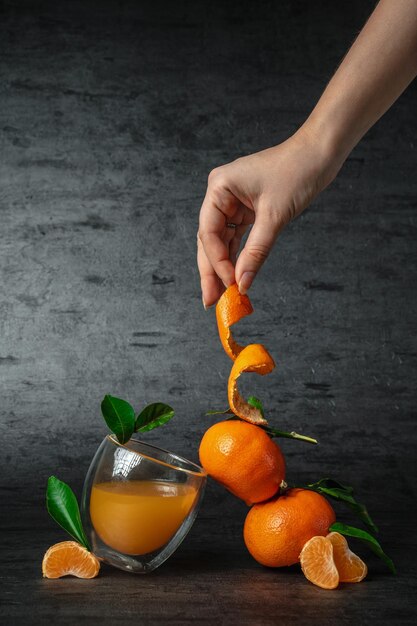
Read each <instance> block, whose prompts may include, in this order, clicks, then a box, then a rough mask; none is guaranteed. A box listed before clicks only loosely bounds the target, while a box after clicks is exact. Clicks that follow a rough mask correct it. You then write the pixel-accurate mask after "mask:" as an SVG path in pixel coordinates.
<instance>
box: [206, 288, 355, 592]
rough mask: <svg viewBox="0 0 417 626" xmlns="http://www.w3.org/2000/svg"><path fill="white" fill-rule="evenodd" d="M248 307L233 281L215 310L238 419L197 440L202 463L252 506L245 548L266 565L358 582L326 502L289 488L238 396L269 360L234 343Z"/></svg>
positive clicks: (277, 457)
mask: <svg viewBox="0 0 417 626" xmlns="http://www.w3.org/2000/svg"><path fill="white" fill-rule="evenodd" d="M252 312H253V308H252V305H251V302H250V300H249V298H248V296H247V295H242V294H240V292H239V289H238V287H237V285H236V284H234V285H232V286H231V287H229V288H228V289H227V290H226V291H225V292H224V294H223V295H222V297H221V298H220V300H219V301H218V303H217V307H216V318H217V325H218V330H219V336H220V340H221V343H222V345H223V348H224V350H225V352H226V354H227V355H228V356H229V357H230V358H231V359H232V361H233V362H234V363H233V366H232V369H231V372H230V376H229V381H228V400H229V405H230V410H231V412H232V413H233V414H234V415H235V417H237V418H239V419H232V420H226V421H222V422H219V423H217V424H214V425H213V426H212V427H211V428H209V429H208V430H207V432H206V433H205V434H204V436H203V439H202V440H201V444H200V449H199V454H200V462H201V464H202V466H203V467H204V469H205V470H206V472H207V473H208V474H209V475H210V476H212V478H214V479H215V480H216V481H217V482H219V483H220V484H222V485H223V486H224V487H226V489H228V490H229V491H230V492H231V493H233V494H234V495H235V496H237V497H238V498H240V499H242V500H244V501H245V502H246V504H247V505H248V506H251V508H250V510H249V512H248V514H247V517H246V520H245V524H244V528H243V538H244V541H245V544H246V547H247V549H248V550H249V552H250V554H251V555H252V556H253V557H254V559H255V560H256V561H258V562H259V563H261V564H262V565H265V566H268V567H283V566H289V565H294V564H295V563H298V562H300V563H301V567H302V570H303V573H304V574H305V576H306V578H307V579H308V580H310V581H311V582H313V583H314V584H316V585H318V586H319V587H322V588H324V589H334V588H336V587H337V586H338V584H339V582H359V581H360V580H363V578H365V576H366V574H367V567H366V565H365V563H364V562H363V561H362V560H361V559H360V558H359V557H358V556H357V555H356V554H354V553H353V552H351V551H350V550H349V547H348V544H347V541H346V539H345V538H344V537H343V536H342V535H340V534H339V533H336V532H330V533H329V528H330V526H331V525H332V524H333V523H334V522H335V521H336V515H335V512H334V510H333V508H332V507H331V506H330V504H329V503H328V501H327V500H326V499H325V498H324V497H323V496H322V495H320V494H319V493H316V492H314V491H310V490H308V489H299V488H293V489H288V488H287V485H286V483H285V459H284V455H283V454H282V451H281V449H280V447H279V446H278V445H277V444H276V443H275V442H274V441H272V439H271V438H270V436H269V435H268V434H267V432H266V431H265V430H264V429H263V428H262V426H266V425H267V421H266V419H265V418H264V416H263V414H262V412H261V410H260V409H259V408H257V407H255V406H253V405H251V404H249V402H247V401H246V400H245V399H244V398H243V397H242V396H241V395H240V393H239V391H238V388H237V379H238V378H239V376H240V375H241V374H242V373H244V372H255V373H257V374H261V375H265V374H269V373H270V372H272V370H273V369H274V367H275V363H274V360H273V358H272V357H271V355H270V354H269V352H268V350H267V349H266V348H265V347H264V346H263V345H261V344H250V345H248V346H246V347H244V346H241V345H239V344H238V343H237V342H236V341H235V340H234V338H233V336H232V333H231V330H230V327H231V326H232V325H233V324H235V323H236V322H238V321H239V320H240V319H242V318H243V317H245V316H247V315H250V314H251V313H252Z"/></svg>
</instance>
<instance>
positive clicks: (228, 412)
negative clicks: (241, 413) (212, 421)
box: [206, 409, 233, 415]
mask: <svg viewBox="0 0 417 626" xmlns="http://www.w3.org/2000/svg"><path fill="white" fill-rule="evenodd" d="M230 413H233V411H232V409H225V410H224V411H207V413H206V415H229V414H230Z"/></svg>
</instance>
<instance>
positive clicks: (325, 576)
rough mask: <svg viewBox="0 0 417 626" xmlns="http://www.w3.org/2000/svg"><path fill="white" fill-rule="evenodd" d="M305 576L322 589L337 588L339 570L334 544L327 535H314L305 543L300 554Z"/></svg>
mask: <svg viewBox="0 0 417 626" xmlns="http://www.w3.org/2000/svg"><path fill="white" fill-rule="evenodd" d="M300 563H301V569H302V570H303V574H304V576H305V577H306V578H307V580H309V581H310V582H312V583H313V584H314V585H317V586H318V587H321V588H322V589H336V587H337V586H338V584H339V572H338V571H337V568H336V565H335V562H334V559H333V545H332V542H331V541H330V540H329V539H327V537H321V536H317V537H313V538H312V539H310V540H309V541H307V543H306V544H305V545H304V547H303V549H302V550H301V554H300Z"/></svg>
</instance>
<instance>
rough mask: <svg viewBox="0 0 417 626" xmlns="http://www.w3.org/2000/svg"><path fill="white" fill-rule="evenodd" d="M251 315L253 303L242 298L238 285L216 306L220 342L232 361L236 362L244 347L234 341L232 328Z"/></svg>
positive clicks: (232, 286) (224, 294)
mask: <svg viewBox="0 0 417 626" xmlns="http://www.w3.org/2000/svg"><path fill="white" fill-rule="evenodd" d="M251 313H253V308H252V304H251V301H250V300H249V298H248V296H246V295H245V296H242V294H241V293H239V289H238V286H237V285H236V283H234V284H233V285H231V286H230V287H229V288H228V289H226V291H225V292H224V293H223V295H222V296H221V298H220V300H219V301H218V303H217V305H216V318H217V328H218V330H219V337H220V341H221V342H222V346H223V348H224V351H225V352H226V354H227V355H228V356H229V357H230V358H231V359H232V361H235V360H236V357H237V356H238V354H240V352H241V351H242V350H243V348H244V346H240V345H239V344H238V343H236V341H235V340H234V339H233V336H232V333H231V331H230V327H231V326H233V324H236V322H238V321H239V320H241V319H242V317H246V316H247V315H250V314H251Z"/></svg>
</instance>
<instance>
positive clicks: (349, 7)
mask: <svg viewBox="0 0 417 626" xmlns="http://www.w3.org/2000/svg"><path fill="white" fill-rule="evenodd" d="M373 4H374V3H373V2H370V1H368V2H361V1H359V0H358V1H355V2H350V3H348V4H346V3H344V2H332V1H330V0H329V1H326V2H325V1H323V2H314V3H313V2H308V1H301V2H290V1H289V0H287V1H282V2H264V3H229V4H226V5H225V4H224V3H212V2H207V3H189V2H181V1H179V2H175V3H162V2H158V1H155V2H152V3H150V2H149V3H138V2H134V1H131V2H128V1H122V2H118V3H116V2H102V3H88V2H81V1H73V2H66V3H56V2H47V1H45V2H41V1H37V2H20V3H15V2H12V1H6V2H2V3H1V11H2V16H1V17H2V19H1V31H2V32H1V43H0V46H1V51H0V71H1V75H2V79H1V85H0V141H1V144H0V145H1V162H0V220H1V226H0V254H1V260H0V262H1V284H0V324H1V330H0V381H1V404H0V419H1V422H0V428H1V437H2V454H1V457H0V459H1V461H0V462H1V466H0V476H1V495H2V501H3V502H8V503H9V505H10V506H11V507H12V509H14V510H15V511H16V519H17V518H19V519H20V520H22V519H23V517H22V513H25V515H30V516H35V517H36V518H37V519H38V520H39V522H38V523H39V524H40V525H44V526H46V527H48V528H49V527H50V521H49V519H48V517H47V515H46V513H44V509H43V493H44V488H45V482H46V479H47V477H48V475H49V474H51V473H56V474H57V475H58V476H60V477H61V478H62V479H64V480H67V481H68V482H70V483H71V484H72V485H73V486H74V487H75V488H76V489H77V490H79V488H80V486H81V483H82V479H83V476H84V473H85V471H86V469H87V467H88V464H89V460H90V458H91V456H92V454H93V452H94V450H95V448H96V447H97V445H98V443H99V441H100V440H101V438H102V437H103V436H104V434H105V432H106V428H105V426H104V423H103V422H102V419H101V417H100V410H99V404H100V400H101V398H102V396H103V395H104V394H105V393H112V394H114V395H119V396H121V397H124V398H126V399H128V400H129V401H130V402H132V403H133V404H134V405H135V406H137V407H140V406H142V405H144V404H145V403H148V402H152V401H156V400H161V401H166V402H169V403H171V404H172V405H173V406H174V408H175V409H176V411H177V417H176V419H175V421H173V422H171V424H170V425H169V426H167V427H165V428H164V429H160V430H157V431H154V432H153V433H150V434H149V435H147V439H148V440H149V441H151V442H154V443H156V444H159V445H161V446H163V447H168V448H170V449H172V450H174V451H177V452H178V453H182V454H184V455H186V456H189V457H191V458H193V459H195V460H196V459H197V448H198V442H199V439H200V437H201V435H202V433H203V432H204V430H205V428H206V427H207V426H208V425H209V424H210V423H212V421H213V419H212V418H207V417H204V413H205V411H206V410H207V409H213V408H223V407H225V406H226V383H227V377H228V373H229V368H230V362H229V360H228V359H227V357H226V356H225V354H224V353H223V351H222V349H221V346H220V343H219V341H218V338H217V334H216V326H215V317H214V311H213V310H211V311H209V312H207V313H206V312H204V310H203V307H202V305H201V300H200V291H199V280H198V274H197V269H196V264H195V236H196V227H197V220H198V211H199V207H200V203H201V200H202V197H203V195H204V191H205V184H206V177H207V174H208V172H209V171H210V169H211V168H212V167H213V166H215V165H218V164H221V163H224V162H227V161H229V160H231V159H234V158H235V157H237V156H239V155H242V154H247V153H249V152H253V151H256V150H259V149H262V148H264V147H267V146H269V145H271V144H274V143H277V142H279V141H281V140H283V139H284V138H286V137H287V136H288V135H289V134H291V133H292V132H293V131H294V130H295V129H296V128H297V127H298V126H299V125H300V124H301V123H302V122H303V120H304V119H305V117H306V116H307V114H308V112H309V111H310V110H311V108H312V107H313V105H314V104H315V102H316V100H317V99H318V97H319V95H320V93H321V91H322V89H323V88H324V86H325V84H326V82H327V81H328V79H329V78H330V76H331V74H332V72H333V71H334V69H335V68H336V66H337V64H338V63H339V61H340V59H341V58H342V56H343V54H344V52H345V51H346V49H347V47H348V46H349V44H350V43H351V42H352V40H353V38H354V36H355V33H357V32H358V30H359V29H360V27H361V25H362V24H363V22H364V20H365V19H366V16H367V15H368V14H369V12H370V10H371V8H372V6H373ZM416 110H417V89H416V85H415V84H414V85H413V86H411V87H410V88H409V90H408V92H407V93H406V94H405V95H404V96H403V97H402V98H401V99H400V100H399V101H398V102H397V103H396V104H395V106H394V107H393V108H392V110H391V111H390V112H389V113H388V114H387V115H386V116H385V117H384V118H383V119H382V120H381V121H380V122H379V123H378V124H377V125H376V126H375V127H374V129H372V130H371V131H370V132H369V133H368V135H367V136H366V137H365V138H364V140H363V141H362V142H361V144H360V145H359V146H358V147H357V148H356V149H355V151H354V152H353V154H352V155H351V157H350V158H349V160H348V161H347V163H346V165H345V167H344V168H343V170H342V172H341V173H340V175H339V177H338V179H337V180H336V181H335V182H334V184H333V185H332V186H331V187H330V188H329V189H328V190H327V191H326V192H325V193H323V194H322V196H321V197H320V198H319V199H318V200H317V201H316V202H315V203H314V205H313V206H312V207H311V208H310V209H309V210H308V211H306V213H305V214H304V215H303V216H302V217H301V218H300V219H298V220H297V221H296V222H295V223H294V224H292V225H291V226H289V227H288V228H287V230H286V231H285V232H284V233H283V234H282V236H281V237H280V239H279V242H278V244H277V246H276V249H275V251H274V253H273V255H272V257H271V259H270V260H269V261H268V263H267V265H266V266H265V268H264V269H263V271H262V274H261V275H260V277H259V279H258V281H257V283H256V285H255V287H254V288H253V290H252V301H253V304H254V307H255V313H254V315H253V316H252V317H251V318H250V319H248V320H245V321H244V322H242V323H241V325H240V326H239V329H238V330H237V334H238V336H239V337H240V338H241V339H242V341H247V342H249V341H251V342H253V341H254V340H255V339H256V340H259V341H263V342H265V344H266V345H267V346H268V348H269V349H270V351H271V353H272V354H273V355H274V357H275V358H276V361H277V368H276V370H275V372H274V374H272V375H271V376H269V377H266V378H265V379H262V380H261V379H260V378H259V377H256V376H248V377H246V378H245V380H244V381H242V389H243V390H244V391H245V392H246V393H249V392H251V393H256V394H257V395H259V396H260V397H261V398H262V399H263V400H264V404H265V405H266V407H267V409H268V414H269V415H270V421H271V423H273V424H275V425H276V426H277V427H281V428H282V429H295V430H299V431H300V432H304V433H306V434H311V435H315V436H317V437H318V438H319V440H320V447H317V448H313V447H309V446H307V445H304V444H301V443H296V442H291V441H285V442H284V443H283V449H284V451H285V453H286V455H287V459H288V478H289V480H290V481H293V482H296V481H299V480H305V479H312V480H314V479H318V478H319V477H322V476H326V475H331V476H333V477H335V478H340V479H343V480H345V481H347V482H352V483H354V484H355V485H356V486H357V487H358V490H359V491H360V493H361V494H362V496H363V498H364V499H365V500H367V501H368V502H370V503H371V505H372V506H373V511H376V513H377V515H380V516H382V515H383V514H384V513H385V512H387V511H390V510H394V509H395V510H396V511H404V512H406V511H408V512H410V511H409V502H410V493H411V494H412V496H413V497H414V498H415V496H416V488H415V481H413V480H412V476H413V475H415V470H416V455H415V434H414V432H415V419H416V415H417V414H416V408H415V407H416V395H415V386H416V385H415V382H416V380H417V345H416V330H417V329H416V326H417V322H416V305H417V296H416V280H417V255H416V234H417V216H416V191H417V177H416V169H417V168H416V165H417V157H416V154H417V153H416V131H417V118H416V114H415V113H416ZM387 493H389V494H390V495H389V497H386V494H387ZM219 507H220V509H219ZM9 510H10V509H8V511H9ZM219 510H220V511H221V515H222V516H224V517H226V518H227V517H228V516H229V517H230V519H233V516H235V515H236V516H239V515H240V513H241V508H240V505H239V504H238V503H236V502H235V501H234V500H233V499H232V498H231V497H230V496H229V495H228V494H226V493H224V492H223V491H222V490H221V489H218V488H216V487H215V486H213V485H211V486H210V489H209V492H208V495H207V498H206V501H205V504H204V508H203V512H202V516H203V518H204V517H205V518H211V517H214V516H216V515H219ZM5 523H6V522H5ZM9 523H10V522H9ZM22 523H23V522H22Z"/></svg>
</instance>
